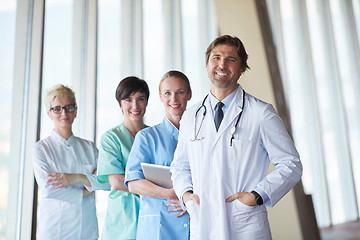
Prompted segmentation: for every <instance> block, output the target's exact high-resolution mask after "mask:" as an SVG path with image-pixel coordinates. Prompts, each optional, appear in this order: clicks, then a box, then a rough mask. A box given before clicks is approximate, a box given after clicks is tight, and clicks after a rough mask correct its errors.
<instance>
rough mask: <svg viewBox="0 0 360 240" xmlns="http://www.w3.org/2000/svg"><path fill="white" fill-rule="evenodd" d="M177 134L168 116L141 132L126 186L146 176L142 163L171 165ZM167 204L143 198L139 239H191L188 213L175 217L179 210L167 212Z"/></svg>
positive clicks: (127, 172) (133, 153) (130, 163)
mask: <svg viewBox="0 0 360 240" xmlns="http://www.w3.org/2000/svg"><path fill="white" fill-rule="evenodd" d="M178 136H179V130H178V129H177V128H176V127H175V126H174V125H173V124H172V123H171V122H170V121H169V120H168V119H167V118H164V120H163V121H162V123H160V124H158V125H155V126H153V127H149V128H146V129H143V130H141V131H140V132H138V133H137V134H136V136H135V140H134V143H133V146H132V149H131V152H130V155H129V158H128V162H127V164H126V174H125V185H126V186H127V184H128V182H129V181H132V180H137V179H145V177H144V174H143V171H142V169H141V164H140V163H142V162H144V163H151V164H157V165H163V166H170V164H171V162H172V160H173V157H174V151H175V149H176V145H177V142H178ZM167 203H168V202H167V199H165V198H151V197H145V196H141V197H140V212H139V222H138V228H137V234H136V239H164V240H168V239H173V240H177V239H179V240H180V239H186V240H187V239H189V223H190V218H189V214H188V213H186V214H185V215H184V216H181V217H179V218H176V215H178V214H179V213H180V212H168V209H169V208H171V207H168V206H166V204H167Z"/></svg>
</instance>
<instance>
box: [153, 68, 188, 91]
mask: <svg viewBox="0 0 360 240" xmlns="http://www.w3.org/2000/svg"><path fill="white" fill-rule="evenodd" d="M172 77H174V78H180V79H181V80H183V81H184V83H185V85H186V90H187V92H191V87H190V81H189V79H188V78H187V76H186V75H185V74H184V73H182V72H180V71H176V70H172V71H168V72H167V73H165V74H164V76H163V77H162V78H161V80H160V83H159V92H161V84H162V83H163V81H164V80H165V79H168V78H172Z"/></svg>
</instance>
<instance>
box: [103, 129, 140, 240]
mask: <svg viewBox="0 0 360 240" xmlns="http://www.w3.org/2000/svg"><path fill="white" fill-rule="evenodd" d="M133 142H134V137H133V136H132V135H131V133H130V132H129V131H128V130H127V129H126V127H125V126H124V124H120V125H118V126H116V127H114V128H112V129H110V130H108V131H107V132H105V133H104V134H103V135H102V136H101V141H100V147H99V160H98V170H97V175H98V180H99V182H103V183H109V179H108V175H109V174H125V167H126V164H127V161H128V157H129V153H130V149H131V146H132V144H133ZM139 205H140V197H139V196H138V195H137V194H132V193H128V192H123V191H120V190H114V189H111V192H110V194H109V196H108V206H107V212H106V218H105V222H104V226H103V230H102V234H101V238H102V239H135V238H136V226H137V219H138V215H139Z"/></svg>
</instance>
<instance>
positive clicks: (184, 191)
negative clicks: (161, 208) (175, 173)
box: [180, 187, 193, 210]
mask: <svg viewBox="0 0 360 240" xmlns="http://www.w3.org/2000/svg"><path fill="white" fill-rule="evenodd" d="M188 191H193V188H192V187H187V188H185V189H184V190H183V191H182V192H181V194H180V204H181V207H182V209H183V210H186V206H185V203H184V200H183V196H184V193H186V192H188Z"/></svg>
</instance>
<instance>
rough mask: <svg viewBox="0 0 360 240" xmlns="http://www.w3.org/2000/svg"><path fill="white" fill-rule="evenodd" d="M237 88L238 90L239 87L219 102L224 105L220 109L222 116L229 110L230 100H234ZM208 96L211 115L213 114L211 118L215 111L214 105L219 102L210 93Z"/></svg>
mask: <svg viewBox="0 0 360 240" xmlns="http://www.w3.org/2000/svg"><path fill="white" fill-rule="evenodd" d="M238 88H239V85H237V87H236V89H235V90H234V91H233V92H232V93H230V94H229V95H228V96H227V97H226V98H224V99H223V100H222V101H221V102H222V103H223V104H224V106H223V107H222V111H223V113H224V116H225V114H226V111H227V110H228V109H229V106H230V104H231V102H232V100H233V99H234V96H235V94H236V91H237V89H238ZM209 96H210V97H209V99H210V106H211V110H212V114H213V116H215V111H216V110H217V106H216V104H217V103H218V102H220V101H219V100H218V99H217V98H216V97H215V96H214V95H213V94H212V93H211V92H210V94H209Z"/></svg>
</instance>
